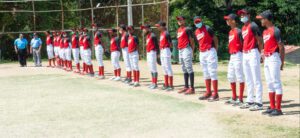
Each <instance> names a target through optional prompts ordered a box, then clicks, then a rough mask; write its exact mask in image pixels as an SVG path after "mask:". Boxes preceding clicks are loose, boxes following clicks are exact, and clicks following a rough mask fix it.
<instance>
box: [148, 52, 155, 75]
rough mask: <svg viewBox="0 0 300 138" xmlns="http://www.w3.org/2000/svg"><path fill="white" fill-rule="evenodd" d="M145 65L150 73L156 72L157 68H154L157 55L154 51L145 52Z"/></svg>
mask: <svg viewBox="0 0 300 138" xmlns="http://www.w3.org/2000/svg"><path fill="white" fill-rule="evenodd" d="M147 63H148V67H149V69H150V71H151V72H157V67H156V63H157V55H156V51H153V50H151V51H150V52H147Z"/></svg>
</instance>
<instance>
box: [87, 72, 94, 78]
mask: <svg viewBox="0 0 300 138" xmlns="http://www.w3.org/2000/svg"><path fill="white" fill-rule="evenodd" d="M87 75H88V76H90V77H94V76H95V74H94V73H89V74H87Z"/></svg>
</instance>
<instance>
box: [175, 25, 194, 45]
mask: <svg viewBox="0 0 300 138" xmlns="http://www.w3.org/2000/svg"><path fill="white" fill-rule="evenodd" d="M190 36H192V31H191V29H189V28H187V27H179V28H178V30H177V39H178V49H179V50H180V49H183V48H186V47H187V46H188V45H189V44H190V39H189V37H190Z"/></svg>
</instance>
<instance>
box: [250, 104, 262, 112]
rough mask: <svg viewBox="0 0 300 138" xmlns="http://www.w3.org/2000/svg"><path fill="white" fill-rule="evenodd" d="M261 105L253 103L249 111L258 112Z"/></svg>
mask: <svg viewBox="0 0 300 138" xmlns="http://www.w3.org/2000/svg"><path fill="white" fill-rule="evenodd" d="M263 109H264V108H263V105H262V104H259V103H255V104H254V106H251V107H250V108H249V110H250V111H258V110H263Z"/></svg>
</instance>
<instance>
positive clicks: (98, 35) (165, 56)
mask: <svg viewBox="0 0 300 138" xmlns="http://www.w3.org/2000/svg"><path fill="white" fill-rule="evenodd" d="M176 19H177V23H178V25H179V27H178V30H177V41H178V45H177V49H178V51H179V55H178V56H179V61H180V64H181V67H182V72H183V78H184V87H183V88H182V89H180V90H179V91H178V93H180V94H185V95H190V94H195V86H194V77H195V74H194V69H193V53H194V51H196V49H198V51H199V61H200V63H199V64H200V66H201V68H202V71H203V79H204V80H203V81H204V83H205V87H206V92H205V93H204V94H203V95H202V96H200V97H199V100H207V101H209V102H214V101H218V100H219V94H218V89H219V88H218V74H217V72H218V55H217V49H218V44H219V41H218V38H217V35H216V34H215V33H214V31H213V29H212V28H211V27H210V26H208V25H206V24H204V22H203V19H202V18H201V17H200V16H195V17H194V18H193V22H194V25H195V27H196V30H195V31H194V32H193V30H192V29H191V28H190V27H187V26H186V20H187V18H186V17H184V16H177V17H176ZM238 19H240V21H241V22H242V23H243V27H242V28H241V29H239V28H238V27H237V26H238ZM256 19H258V20H260V21H261V26H263V27H265V30H264V31H263V33H261V31H260V28H259V27H258V25H257V24H256V23H255V22H253V21H251V20H250V13H249V11H248V10H246V9H242V10H239V11H238V12H237V14H234V13H231V14H229V15H226V16H224V20H226V23H227V25H228V26H229V27H230V28H231V29H230V31H229V33H228V38H229V39H228V49H229V54H230V60H229V62H228V73H227V79H228V82H229V83H230V87H231V89H232V97H231V98H230V99H229V100H228V101H226V102H225V104H227V105H232V106H235V107H239V108H241V109H249V110H250V111H260V110H263V109H264V108H263V99H262V95H263V84H262V78H261V68H260V64H261V63H263V64H264V65H263V66H264V67H263V69H264V75H265V79H266V82H267V84H266V85H267V92H268V93H269V101H270V106H269V107H268V108H267V109H266V110H265V111H263V112H262V114H263V115H269V116H278V115H282V114H283V113H282V111H281V101H282V95H283V90H282V83H281V79H280V71H281V70H282V69H283V65H284V45H283V42H282V40H281V36H280V30H279V29H278V28H277V27H275V26H274V24H273V20H274V17H273V14H272V13H271V12H270V11H269V10H267V11H264V12H262V13H260V14H259V15H257V16H256ZM154 26H155V27H156V28H157V29H158V30H159V32H160V35H159V37H158V36H156V34H155V33H154V32H153V28H152V26H151V25H149V24H145V25H143V26H141V27H140V29H141V30H142V31H143V34H144V35H145V40H146V58H147V65H148V68H149V70H150V72H149V73H151V84H150V85H149V86H148V87H149V89H157V88H158V84H157V78H158V75H159V74H158V71H157V69H158V68H157V64H160V65H161V67H162V72H163V76H164V84H163V86H162V87H161V89H162V90H165V91H174V86H173V79H175V78H174V77H173V70H172V64H171V59H172V56H171V55H172V54H171V50H172V47H173V44H172V40H171V36H170V33H169V32H168V30H167V24H166V23H165V22H163V21H159V22H158V23H157V24H155V25H154ZM154 26H153V27H154ZM99 27H100V25H99V24H92V31H93V35H94V36H93V37H90V36H89V35H88V29H87V28H81V29H73V30H72V31H71V33H70V35H69V34H68V33H67V32H64V31H62V32H60V31H47V32H46V36H47V37H46V41H45V42H46V46H47V54H48V61H49V63H48V64H49V65H48V67H57V68H62V69H64V70H66V71H73V72H74V73H78V74H81V75H89V76H97V78H99V79H105V72H104V69H105V65H104V63H103V57H104V56H108V55H109V56H110V60H111V65H112V66H113V69H114V70H113V71H112V73H113V77H112V78H109V79H110V80H112V81H122V82H124V83H126V84H128V85H130V86H132V87H138V86H140V67H139V52H138V49H139V45H140V44H139V38H138V37H137V36H136V35H135V29H134V26H132V25H129V26H126V25H125V24H121V25H120V26H118V27H117V28H112V29H109V30H107V32H108V34H109V39H110V46H109V49H105V47H104V45H103V42H102V38H103V36H102V32H101V31H100V30H99ZM118 33H119V34H120V35H118ZM35 35H36V34H35ZM92 38H93V44H92V43H91V41H92V40H91V39H92ZM18 43H22V42H21V40H18V39H17V40H16V41H15V47H16V45H18ZM39 43H41V42H39ZM196 43H197V45H198V47H196ZM31 46H32V42H31ZM92 46H94V49H95V50H94V52H95V53H94V54H95V56H96V60H97V67H98V68H97V69H98V74H97V75H95V72H94V67H93V63H92V52H93V50H92ZM32 50H33V51H34V50H35V48H33V49H32ZM108 51H109V52H108ZM109 53H110V54H109ZM37 56H38V54H37ZM120 56H122V59H123V60H124V64H125V67H124V69H123V70H124V71H125V72H126V75H124V79H121V76H122V75H121V66H120V64H119V62H120V61H119V60H120ZM37 59H38V58H37ZM72 62H74V63H75V67H76V68H75V69H73V68H72V66H73V63H72ZM35 63H36V65H39V64H41V63H40V61H35ZM81 63H82V64H81ZM25 65H26V63H25ZM237 86H239V89H237ZM245 88H246V92H247V98H246V101H244V100H243V97H244V90H245ZM237 91H238V92H237Z"/></svg>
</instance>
